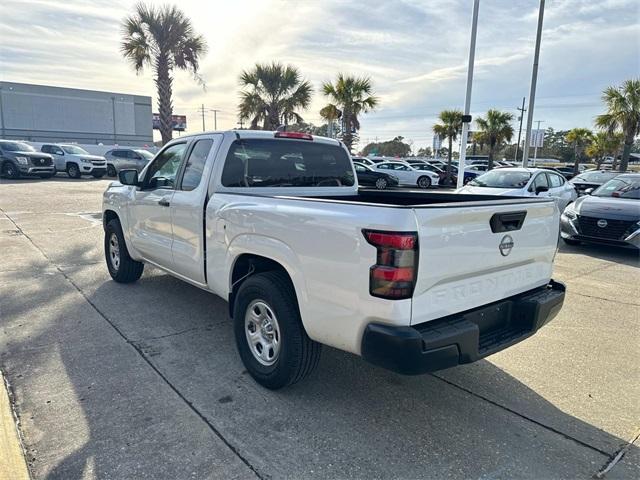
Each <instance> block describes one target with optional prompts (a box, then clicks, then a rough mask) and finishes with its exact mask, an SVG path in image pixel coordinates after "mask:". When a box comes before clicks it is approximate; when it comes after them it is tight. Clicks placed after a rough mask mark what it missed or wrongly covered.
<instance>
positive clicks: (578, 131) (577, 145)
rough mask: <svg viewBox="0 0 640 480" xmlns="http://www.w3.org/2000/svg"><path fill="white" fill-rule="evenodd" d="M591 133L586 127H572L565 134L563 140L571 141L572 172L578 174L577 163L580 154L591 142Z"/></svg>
mask: <svg viewBox="0 0 640 480" xmlns="http://www.w3.org/2000/svg"><path fill="white" fill-rule="evenodd" d="M592 138H593V133H592V132H591V130H589V129H588V128H573V129H571V130H569V133H567V135H566V136H565V140H566V141H567V142H569V143H573V155H574V162H573V174H574V175H577V174H578V164H579V163H580V156H581V155H582V152H583V151H584V149H585V147H586V146H587V145H588V144H589V143H591V139H592Z"/></svg>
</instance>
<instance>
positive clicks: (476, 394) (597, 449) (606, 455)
mask: <svg viewBox="0 0 640 480" xmlns="http://www.w3.org/2000/svg"><path fill="white" fill-rule="evenodd" d="M430 375H431V376H432V377H434V378H437V379H438V380H441V381H443V382H444V383H446V384H447V385H451V386H452V387H454V388H457V389H459V390H462V391H463V392H466V393H468V394H469V395H473V396H474V397H476V398H479V399H480V400H484V401H485V402H488V403H490V404H491V405H494V406H496V407H498V408H501V409H502V410H505V411H507V412H509V413H512V414H514V415H516V416H518V417H520V418H522V419H523V420H526V421H528V422H531V423H534V424H536V425H538V426H539V427H542V428H544V429H545V430H549V431H550V432H553V433H556V434H558V435H561V436H563V437H564V438H566V439H567V440H571V441H573V442H575V443H577V444H578V445H582V446H583V447H586V448H588V449H590V450H593V451H594V452H598V453H600V454H602V455H604V456H605V457H607V458H611V454H610V453H609V452H606V451H604V450H600V449H599V448H598V447H594V446H593V445H590V444H588V443H586V442H583V441H582V440H580V439H578V438H575V437H572V436H571V435H568V434H566V433H564V432H563V431H561V430H558V429H557V428H553V427H551V426H549V425H545V424H544V423H542V422H539V421H538V420H535V419H534V418H531V417H528V416H527V415H524V414H522V413H520V412H517V411H515V410H513V409H512V408H509V407H507V406H506V405H502V404H501V403H498V402H496V401H494V400H491V399H490V398H488V397H485V396H484V395H480V394H479V393H476V392H474V391H473V390H469V389H468V388H466V387H463V386H461V385H458V384H457V383H454V382H452V381H450V380H447V379H446V378H443V377H440V376H438V375H436V374H434V373H432V374H430Z"/></svg>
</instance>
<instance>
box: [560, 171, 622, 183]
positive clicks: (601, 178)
mask: <svg viewBox="0 0 640 480" xmlns="http://www.w3.org/2000/svg"><path fill="white" fill-rule="evenodd" d="M616 175H619V173H611V172H585V173H581V174H580V175H578V176H576V177H574V178H573V179H571V180H570V181H571V183H575V182H579V181H581V180H582V181H583V182H593V183H604V182H606V181H607V180H610V179H611V178H613V177H615V176H616Z"/></svg>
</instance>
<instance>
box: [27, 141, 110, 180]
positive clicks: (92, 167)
mask: <svg viewBox="0 0 640 480" xmlns="http://www.w3.org/2000/svg"><path fill="white" fill-rule="evenodd" d="M40 150H41V151H42V152H45V153H48V154H50V155H51V156H52V157H53V162H54V167H55V171H56V173H57V172H67V175H69V177H71V178H80V177H82V175H91V176H93V177H94V178H102V177H104V174H105V173H106V172H107V162H106V161H105V159H104V157H101V156H98V155H91V154H90V153H89V152H87V151H86V150H85V149H84V148H82V147H79V146H78V145H67V144H55V143H45V144H43V145H42V147H40Z"/></svg>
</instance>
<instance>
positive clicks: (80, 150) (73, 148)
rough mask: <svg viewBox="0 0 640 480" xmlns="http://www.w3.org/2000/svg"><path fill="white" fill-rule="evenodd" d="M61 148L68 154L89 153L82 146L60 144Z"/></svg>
mask: <svg viewBox="0 0 640 480" xmlns="http://www.w3.org/2000/svg"><path fill="white" fill-rule="evenodd" d="M61 148H62V150H64V152H65V153H68V154H69V155H89V152H87V151H86V150H85V149H84V148H80V147H76V146H75V145H61Z"/></svg>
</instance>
